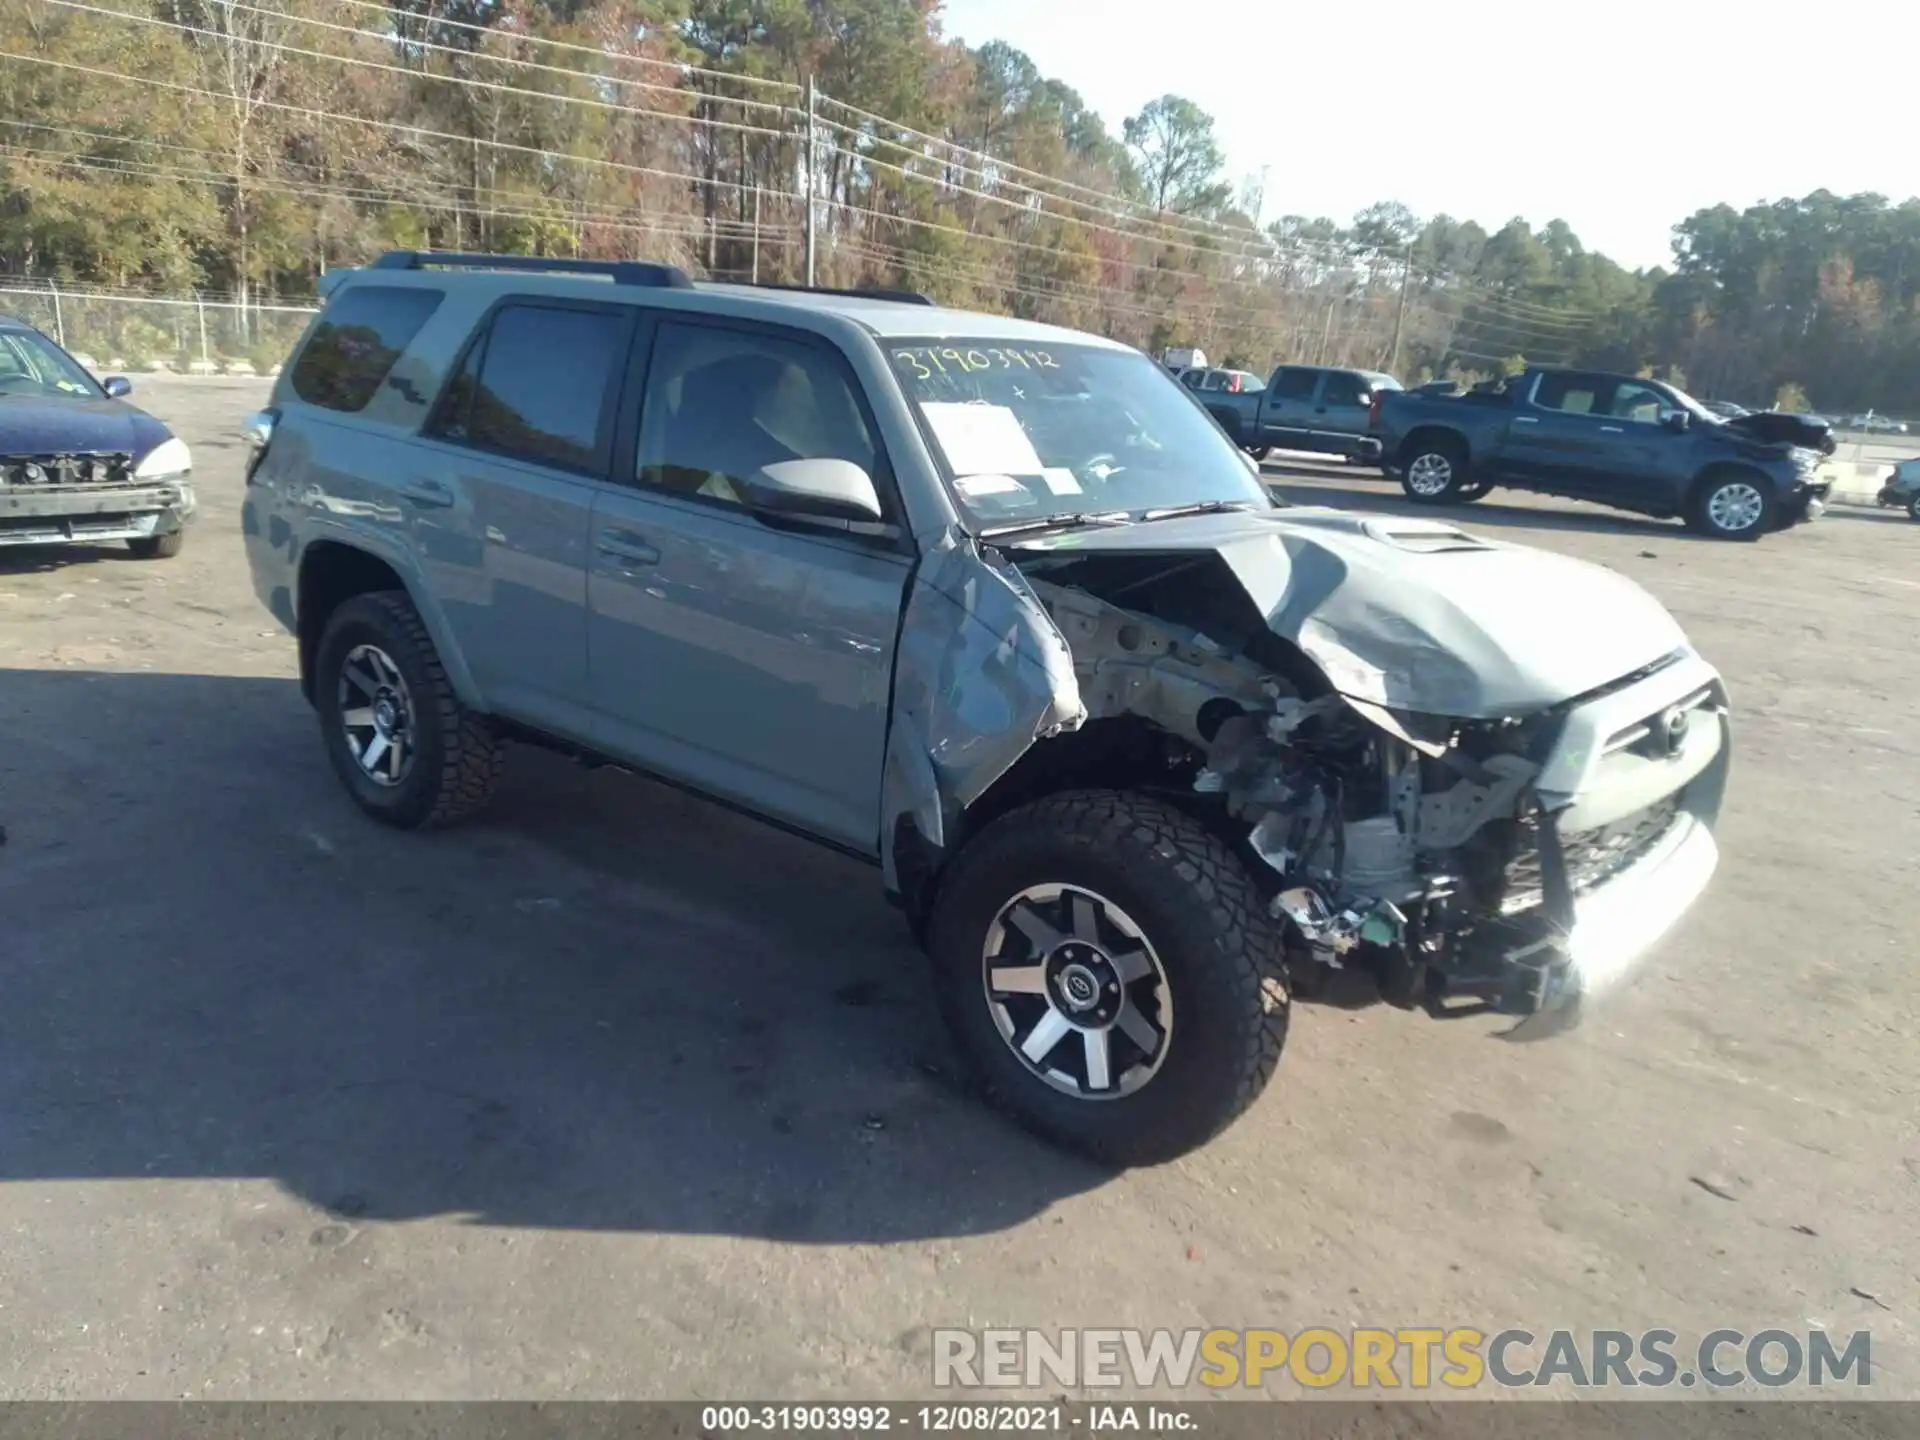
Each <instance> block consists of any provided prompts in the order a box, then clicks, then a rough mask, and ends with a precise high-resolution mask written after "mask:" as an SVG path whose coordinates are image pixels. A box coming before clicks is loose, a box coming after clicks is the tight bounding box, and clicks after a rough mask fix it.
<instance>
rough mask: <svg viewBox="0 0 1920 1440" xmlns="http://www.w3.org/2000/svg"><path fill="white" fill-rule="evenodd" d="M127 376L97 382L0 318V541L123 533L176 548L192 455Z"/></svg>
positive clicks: (148, 550) (153, 551)
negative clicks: (137, 395)
mask: <svg viewBox="0 0 1920 1440" xmlns="http://www.w3.org/2000/svg"><path fill="white" fill-rule="evenodd" d="M132 389H133V385H132V383H131V382H130V381H128V380H127V379H125V378H124V377H122V376H118V375H115V376H110V377H108V379H107V380H106V381H105V382H104V383H103V382H100V381H96V380H95V379H94V378H93V376H91V375H89V374H88V373H87V372H86V370H85V368H84V367H82V366H81V365H80V364H79V362H77V361H76V360H75V359H74V358H73V357H72V356H71V355H69V354H67V352H66V351H64V350H62V349H61V348H60V347H59V346H58V345H56V344H55V343H54V342H53V341H52V340H51V339H49V338H48V337H47V336H45V335H43V334H41V333H40V332H39V331H38V330H36V329H34V328H33V327H32V326H31V325H26V324H22V323H21V322H20V321H18V320H12V319H8V318H5V317H0V546H7V545H73V544H83V545H90V544H103V543H106V542H109V541H120V540H124V541H125V542H126V543H127V548H128V549H130V550H132V551H133V553H134V554H135V555H137V556H140V557H141V558H143V559H162V558H165V557H167V556H171V555H178V554H179V553H180V547H181V545H182V544H184V543H185V541H186V534H187V530H186V527H187V523H188V521H190V520H191V519H192V518H193V512H194V498H193V456H192V455H191V454H190V453H189V452H188V450H187V446H186V442H184V441H182V440H180V439H179V438H178V437H176V436H175V435H174V434H173V432H172V431H171V430H169V429H167V427H166V426H165V425H163V424H161V423H160V421H158V420H156V419H154V418H153V416H151V415H149V414H147V412H146V411H144V410H142V409H140V408H139V407H137V406H135V405H131V404H128V403H127V400H126V396H127V395H128V394H129V393H130V392H131V391H132Z"/></svg>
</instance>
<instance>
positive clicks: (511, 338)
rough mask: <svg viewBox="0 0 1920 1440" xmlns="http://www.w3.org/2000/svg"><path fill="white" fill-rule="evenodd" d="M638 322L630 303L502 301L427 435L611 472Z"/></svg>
mask: <svg viewBox="0 0 1920 1440" xmlns="http://www.w3.org/2000/svg"><path fill="white" fill-rule="evenodd" d="M631 322H632V317H631V315H630V314H629V313H628V312H627V311H626V310H624V309H616V308H603V307H590V306H560V305H552V304H535V303H532V302H520V301H513V302H509V303H508V304H505V305H502V306H501V307H500V308H499V309H498V310H496V311H494V312H493V319H492V321H491V322H490V323H489V325H488V327H487V331H486V334H485V335H483V336H481V337H480V338H479V339H478V340H476V341H475V343H474V345H473V347H472V348H471V349H470V350H469V351H468V353H467V357H466V360H465V361H464V362H463V364H462V365H461V367H460V372H459V374H457V375H456V376H455V377H454V380H453V383H452V384H451V385H449V386H448V387H447V392H446V394H445V395H444V396H443V397H442V399H441V403H440V405H439V406H438V407H437V408H436V410H435V413H434V417H433V419H432V421H431V422H430V423H429V424H428V427H427V433H428V434H430V435H433V436H435V437H437V438H439V439H442V440H451V441H454V442H456V443H458V444H463V445H472V446H474V447H475V448H477V449H481V450H491V451H494V452H495V453H497V454H501V455H506V456H510V457H512V458H513V459H516V460H525V461H528V462H530V463H532V464H535V465H548V466H554V467H557V468H559V469H563V470H580V471H585V472H588V473H593V474H604V473H605V470H606V455H607V450H608V447H609V445H610V443H611V435H612V408H613V407H612V403H611V402H612V394H613V387H614V383H615V380H616V377H617V376H618V375H619V374H620V372H621V370H622V369H623V367H624V365H625V362H626V354H627V342H628V337H629V333H630V329H631Z"/></svg>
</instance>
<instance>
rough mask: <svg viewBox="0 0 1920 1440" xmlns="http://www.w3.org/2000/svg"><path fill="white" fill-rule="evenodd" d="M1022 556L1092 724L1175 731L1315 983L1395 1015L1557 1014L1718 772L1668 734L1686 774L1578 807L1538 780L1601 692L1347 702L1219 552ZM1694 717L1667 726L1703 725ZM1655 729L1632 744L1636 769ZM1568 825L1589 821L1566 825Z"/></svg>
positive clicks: (1184, 771) (1666, 775)
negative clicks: (1346, 990) (1119, 722)
mask: <svg viewBox="0 0 1920 1440" xmlns="http://www.w3.org/2000/svg"><path fill="white" fill-rule="evenodd" d="M1017 563H1018V566H1019V570H1020V572H1021V573H1022V574H1023V575H1024V576H1025V578H1026V580H1027V581H1028V583H1029V584H1030V585H1031V586H1032V588H1033V592H1034V593H1035V595H1036V596H1037V597H1038V598H1039V600H1040V601H1041V603H1042V604H1043V605H1044V606H1045V608H1046V611H1047V614H1048V616H1049V617H1050V618H1051V620H1052V621H1053V623H1054V625H1055V626H1057V627H1058V629H1059V632H1060V634H1061V636H1062V637H1063V638H1064V639H1065V641H1066V643H1067V646H1068V648H1069V650H1070V651H1071V653H1072V664H1073V670H1074V673H1075V675H1076V677H1077V679H1078V682H1079V689H1080V699H1081V702H1082V704H1083V705H1084V708H1085V711H1086V716H1087V719H1086V721H1085V722H1084V723H1087V724H1089V725H1098V724H1100V723H1101V722H1102V721H1105V720H1112V719H1115V718H1116V717H1135V718H1137V719H1144V720H1145V721H1147V722H1148V723H1150V724H1151V725H1152V726H1153V727H1155V728H1156V729H1157V730H1159V731H1161V732H1164V735H1165V737H1166V740H1167V744H1168V754H1167V760H1168V769H1169V772H1170V775H1171V776H1173V777H1177V781H1176V783H1178V784H1181V785H1183V786H1184V787H1185V789H1186V792H1187V798H1186V802H1185V803H1187V804H1189V805H1191V806H1195V807H1200V808H1202V809H1203V810H1205V811H1206V812H1208V813H1209V814H1210V817H1211V818H1212V819H1213V821H1214V822H1215V823H1216V824H1217V826H1218V827H1219V828H1221V829H1222V831H1223V833H1226V834H1228V835H1230V836H1232V837H1234V838H1236V839H1237V840H1238V842H1239V843H1240V845H1241V847H1242V851H1243V856H1244V858H1245V859H1246V861H1247V864H1248V869H1249V871H1250V873H1253V874H1255V875H1256V876H1257V877H1260V878H1261V879H1262V880H1263V882H1264V883H1263V889H1264V890H1265V891H1266V892H1267V893H1268V895H1269V906H1270V910H1271V913H1272V914H1273V915H1274V916H1275V918H1276V919H1278V920H1280V921H1281V922H1282V928H1283V930H1284V932H1285V934H1286V936H1287V940H1288V947H1289V956H1288V964H1289V970H1290V972H1291V978H1292V979H1293V982H1294V983H1295V984H1296V986H1299V987H1301V988H1303V989H1308V988H1311V987H1312V986H1313V985H1314V984H1315V983H1324V981H1325V980H1326V979H1327V978H1328V977H1329V976H1330V973H1331V972H1332V971H1336V970H1362V971H1365V972H1367V973H1369V974H1370V975H1371V977H1372V979H1373V981H1374V982H1375V983H1376V984H1377V986H1378V989H1379V992H1380V994H1381V995H1382V997H1383V998H1385V999H1386V1000H1388V1001H1389V1002H1390V1003H1393V1004H1396V1005H1399V1006H1402V1007H1413V1006H1424V1007H1425V1008H1427V1009H1428V1010H1429V1011H1430V1012H1431V1013H1435V1014H1449V1015H1451V1014H1461V1013H1482V1012H1485V1011H1496V1012H1500V1013H1506V1014H1513V1015H1522V1016H1526V1015H1532V1014H1534V1013H1536V1012H1538V1011H1540V1010H1542V1009H1543V1008H1550V1007H1551V1006H1552V1004H1553V1003H1554V1001H1555V996H1554V991H1555V989H1556V987H1558V986H1559V985H1561V984H1562V983H1563V982H1564V981H1565V979H1566V976H1565V970H1566V962H1567V956H1566V954H1565V953H1564V951H1565V946H1564V943H1563V942H1564V940H1565V938H1566V936H1567V934H1568V933H1569V932H1570V930H1571V929H1572V926H1573V913H1574V905H1575V901H1576V897H1578V896H1579V895H1580V894H1582V893H1583V892H1586V891H1589V890H1591V889H1593V888H1594V887H1596V886H1599V885H1602V884H1603V883H1604V882H1606V881H1607V880H1608V879H1609V878H1610V877H1611V876H1613V875H1615V874H1616V873H1618V872H1620V871H1621V870H1623V869H1624V868H1625V867H1627V866H1629V865H1631V864H1632V863H1633V862H1634V861H1635V860H1636V859H1638V858H1640V857H1641V856H1642V855H1644V854H1645V853H1646V852H1647V851H1648V850H1649V848H1650V847H1651V846H1653V845H1655V844H1656V843H1657V842H1659V841H1660V840H1661V838H1662V837H1663V836H1665V835H1667V834H1668V833H1669V832H1670V831H1671V830H1672V829H1673V828H1674V827H1675V826H1676V825H1677V824H1679V823H1680V820H1681V816H1680V806H1681V803H1682V799H1683V796H1682V794H1681V792H1682V791H1683V790H1684V787H1685V784H1686V782H1687V781H1688V780H1690V779H1692V778H1694V776H1696V775H1697V774H1698V773H1699V771H1700V769H1701V768H1702V765H1699V764H1686V765H1673V764H1672V763H1671V754H1672V752H1671V751H1670V749H1668V747H1669V746H1670V744H1671V737H1670V736H1669V735H1667V734H1666V733H1665V732H1664V731H1663V732H1662V733H1661V734H1660V735H1659V736H1658V737H1656V738H1657V744H1658V746H1659V747H1660V749H1661V754H1660V756H1659V757H1658V759H1659V762H1660V763H1662V764H1666V765H1668V766H1669V768H1668V769H1666V770H1665V771H1649V772H1648V773H1647V774H1646V775H1643V776H1640V777H1639V778H1638V779H1637V781H1636V783H1635V784H1634V785H1632V786H1630V787H1628V788H1627V789H1626V790H1624V791H1622V792H1621V793H1620V794H1618V795H1616V796H1614V797H1612V801H1611V803H1608V804H1602V805H1598V806H1596V805H1594V804H1592V803H1591V798H1592V797H1590V796H1589V797H1585V798H1584V799H1583V800H1581V802H1580V803H1577V804H1568V803H1566V802H1568V801H1569V800H1570V799H1574V798H1576V797H1569V796H1567V795H1564V794H1559V795H1556V794H1553V793H1552V792H1551V791H1548V790H1545V789H1543V787H1542V786H1541V785H1540V783H1539V782H1540V781H1541V779H1542V777H1543V774H1544V772H1545V771H1546V769H1547V767H1548V764H1549V760H1550V758H1551V757H1552V756H1553V754H1554V751H1555V747H1556V744H1557V742H1558V741H1559V740H1560V738H1561V736H1562V733H1563V731H1564V729H1565V721H1566V718H1567V715H1568V713H1569V711H1570V710H1571V709H1572V708H1573V706H1574V705H1575V704H1577V703H1578V702H1579V701H1580V700H1581V699H1583V698H1585V697H1580V696H1574V697H1568V703H1566V704H1562V705H1558V706H1548V707H1542V708H1536V709H1534V710H1532V711H1531V712H1530V713H1527V714H1524V715H1515V716H1506V717H1493V718H1477V719H1444V718H1437V717H1433V716H1430V715H1423V714H1419V713H1417V712H1411V711H1407V710H1403V709H1399V708H1389V707H1387V706H1384V705H1380V704H1375V703H1371V702H1369V701H1367V700H1364V699H1357V698H1354V697H1350V696H1347V695H1342V694H1340V693H1337V692H1335V691H1334V690H1333V689H1332V687H1331V686H1330V684H1329V683H1328V681H1327V678H1326V676H1325V674H1324V672H1323V671H1322V670H1321V669H1320V668H1319V667H1318V666H1317V665H1315V664H1314V663H1312V662H1311V661H1309V660H1307V659H1306V657H1305V656H1304V655H1303V654H1302V653H1301V651H1300V650H1298V649H1296V648H1295V647H1293V646H1292V645H1290V644H1288V643H1287V642H1286V641H1285V640H1284V639H1283V638H1281V637H1279V636H1277V635H1276V634H1275V633H1274V630H1273V629H1272V627H1271V626H1270V625H1269V624H1268V623H1267V622H1266V617H1264V616H1262V615H1261V614H1260V613H1259V610H1258V609H1257V607H1256V606H1255V605H1253V604H1250V603H1249V598H1250V597H1249V596H1248V594H1247V591H1246V589H1245V588H1244V587H1242V586H1239V585H1236V584H1235V583H1233V577H1232V576H1231V575H1230V574H1227V573H1226V572H1225V570H1224V568H1223V567H1222V565H1221V563H1220V561H1219V559H1218V558H1217V557H1216V556H1215V555H1213V554H1211V553H1204V552H1203V553H1201V554H1198V555H1194V556H1186V557H1183V556H1177V555H1176V556H1169V555H1167V554H1164V553H1161V554H1138V553H1134V554H1121V553H1111V554H1087V553H1080V554H1072V553H1061V554H1054V555H1048V556H1045V557H1038V556H1032V555H1021V556H1019V557H1018V561H1017ZM1659 668H1660V666H1659V665H1658V664H1655V665H1652V666H1648V667H1645V669H1644V670H1643V671H1641V672H1638V673H1635V674H1629V675H1627V676H1624V677H1621V678H1620V679H1619V680H1618V681H1617V682H1616V686H1624V685H1627V684H1629V683H1632V682H1634V681H1637V680H1639V679H1641V678H1643V677H1644V675H1645V674H1647V673H1651V672H1652V671H1653V670H1657V669H1659ZM1690 700H1691V707H1694V708H1697V707H1702V706H1709V705H1711V704H1712V703H1713V702H1714V700H1715V696H1714V694H1713V693H1710V692H1709V689H1708V688H1706V687H1703V688H1702V689H1701V691H1700V693H1698V694H1696V695H1693V696H1691V697H1690ZM1685 713H1686V712H1684V711H1682V712H1680V718H1679V719H1677V720H1676V719H1675V718H1673V716H1671V715H1669V716H1668V718H1667V720H1666V724H1667V725H1669V726H1672V725H1676V724H1677V725H1678V726H1679V727H1680V728H1681V730H1682V732H1684V729H1685ZM1654 728H1656V727H1654V726H1651V725H1650V726H1647V727H1643V728H1642V734H1641V735H1640V736H1639V737H1633V736H1632V735H1631V734H1630V733H1629V734H1628V735H1627V739H1626V742H1625V743H1624V744H1621V745H1618V746H1617V747H1616V750H1617V753H1620V754H1621V755H1623V756H1625V757H1626V758H1627V759H1632V758H1634V757H1633V755H1632V753H1631V752H1632V750H1633V747H1634V746H1635V745H1636V744H1639V743H1640V742H1641V741H1644V740H1646V739H1648V738H1649V737H1651V736H1652V732H1653V729H1654ZM1703 728H1704V727H1703ZM1617 738H1618V737H1611V736H1610V737H1609V742H1610V743H1611V742H1612V741H1614V740H1615V739H1617ZM1042 743H1043V744H1044V742H1042ZM1609 753H1614V752H1609ZM1649 753H1651V752H1649ZM1709 758H1711V757H1709ZM1624 775H1625V772H1623V776H1624ZM1656 792H1657V793H1656ZM1642 800H1644V801H1645V803H1644V804H1643V803H1640V802H1641V801H1642ZM1714 803H1715V804H1717V795H1716V797H1715V802H1714ZM1550 805H1551V806H1552V807H1553V808H1552V809H1550V808H1549V807H1550ZM1556 811H1557V812H1558V813H1555V812H1556ZM1615 812H1618V813H1615ZM1568 818H1572V819H1574V820H1575V821H1576V822H1577V823H1578V824H1579V825H1580V826H1581V828H1580V829H1579V830H1577V831H1575V832H1572V833H1568V832H1567V831H1566V830H1565V829H1564V828H1563V823H1562V822H1563V821H1565V820H1567V819H1568ZM1588 822H1592V823H1588Z"/></svg>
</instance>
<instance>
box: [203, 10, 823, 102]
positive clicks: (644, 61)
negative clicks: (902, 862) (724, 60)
mask: <svg viewBox="0 0 1920 1440" xmlns="http://www.w3.org/2000/svg"><path fill="white" fill-rule="evenodd" d="M223 3H224V0H223ZM334 3H335V4H337V5H349V6H352V7H354V8H356V9H360V10H377V11H379V12H380V13H381V14H382V15H384V16H387V17H388V18H390V19H396V20H397V19H398V16H399V14H402V13H404V12H398V11H396V9H395V7H394V6H393V5H391V4H389V3H386V0H334ZM406 18H407V19H408V20H418V21H419V22H420V23H421V25H422V26H423V27H426V26H442V27H445V28H448V29H452V30H466V31H471V32H472V33H474V34H478V35H497V36H502V37H505V38H509V39H513V40H518V41H521V42H522V43H523V44H528V45H544V46H546V47H548V48H549V49H552V50H564V51H568V52H570V53H573V54H578V55H595V56H599V57H601V58H603V59H604V58H606V57H608V56H616V57H618V58H619V59H620V60H621V61H622V62H624V63H626V64H629V65H651V66H655V67H658V68H660V69H665V70H672V71H675V72H676V73H678V74H681V75H706V76H710V77H712V78H713V79H716V80H731V81H737V82H738V83H739V84H742V85H758V86H762V87H764V88H766V89H769V90H779V91H783V92H784V93H786V94H789V95H798V94H800V93H801V92H802V87H801V86H799V85H796V84H794V83H793V82H792V81H790V80H769V79H767V78H766V77H764V76H760V75H737V74H735V73H733V72H732V71H729V70H709V69H705V68H703V67H701V66H699V65H690V64H687V63H686V62H684V61H680V60H655V59H653V58H651V57H650V56H646V55H629V54H626V53H624V52H622V51H617V50H605V49H602V48H600V47H598V46H594V45H580V44H576V43H575V42H573V41H570V40H553V39H549V38H548V37H546V36H544V35H529V34H527V33H526V32H524V31H517V30H507V29H503V28H501V27H500V26H497V25H476V24H474V23H473V22H471V21H468V20H450V19H446V18H444V17H442V16H437V15H409V16H407V17H406ZM402 39H403V43H407V44H412V43H414V42H412V41H406V40H405V39H404V37H402Z"/></svg>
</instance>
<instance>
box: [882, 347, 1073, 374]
mask: <svg viewBox="0 0 1920 1440" xmlns="http://www.w3.org/2000/svg"><path fill="white" fill-rule="evenodd" d="M893 359H894V363H895V364H896V365H898V366H899V367H900V368H901V369H903V370H911V371H912V372H913V377H914V379H916V380H931V379H932V378H933V377H934V374H935V373H936V372H938V373H939V374H942V375H947V374H951V373H953V372H954V371H956V370H957V371H959V372H961V373H962V374H972V373H973V372H975V371H979V370H1014V369H1019V370H1058V369H1059V368H1060V362H1059V361H1058V360H1056V359H1054V358H1053V356H1052V354H1051V353H1049V352H1048V351H1045V350H1001V349H996V348H987V349H982V350H961V349H958V348H956V347H954V346H951V345H944V346H938V347H936V346H932V345H922V346H917V347H915V348H914V349H912V350H896V351H894V352H893Z"/></svg>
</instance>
